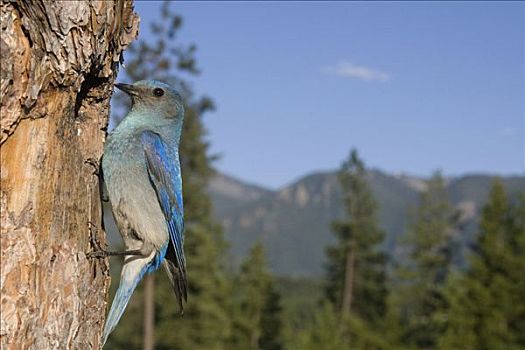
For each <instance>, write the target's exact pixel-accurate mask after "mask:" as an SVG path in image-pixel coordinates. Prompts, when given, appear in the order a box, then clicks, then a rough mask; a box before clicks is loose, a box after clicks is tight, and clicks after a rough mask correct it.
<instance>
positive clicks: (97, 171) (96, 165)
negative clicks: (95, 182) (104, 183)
mask: <svg viewBox="0 0 525 350" xmlns="http://www.w3.org/2000/svg"><path fill="white" fill-rule="evenodd" d="M84 164H89V165H91V166H92V167H93V168H94V170H93V175H96V176H100V164H99V162H98V161H97V160H95V159H93V158H88V159H86V160H85V161H84Z"/></svg>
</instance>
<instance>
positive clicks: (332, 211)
mask: <svg viewBox="0 0 525 350" xmlns="http://www.w3.org/2000/svg"><path fill="white" fill-rule="evenodd" d="M367 177H368V183H369V185H370V187H371V189H372V192H373V194H374V196H375V198H376V200H377V202H378V205H379V213H378V214H379V215H378V219H379V223H380V226H381V228H382V229H383V230H384V232H385V234H386V241H385V247H384V248H385V249H386V251H387V252H388V253H390V254H391V255H392V256H395V255H396V242H397V241H398V240H399V238H400V237H401V236H402V235H403V234H404V232H406V226H407V224H408V223H409V222H410V217H411V212H412V210H413V209H414V208H415V207H416V206H417V203H418V198H419V194H420V192H421V191H423V190H424V189H425V188H426V181H425V179H420V178H416V177H411V176H406V175H389V174H386V173H383V172H381V171H378V170H372V171H370V172H368V174H367ZM491 181H492V177H491V176H488V175H468V176H462V177H458V178H450V179H448V182H447V190H448V192H449V196H450V200H451V202H452V203H453V204H454V206H455V207H456V208H457V209H458V210H459V211H460V213H461V215H460V217H461V221H462V224H463V225H462V226H463V228H464V230H463V233H462V234H463V236H462V237H461V239H462V243H463V248H465V247H467V246H468V244H469V243H470V242H472V240H473V237H474V234H475V232H476V225H477V219H478V217H479V213H480V209H481V207H482V206H483V204H484V202H485V199H486V198H487V194H488V191H489V189H490V184H491ZM503 182H504V184H505V186H506V188H507V190H508V191H509V193H511V194H514V195H516V194H517V193H519V192H525V177H519V176H516V177H505V178H503ZM209 193H210V195H211V198H212V201H213V205H214V215H215V217H216V219H217V220H219V221H220V222H221V223H222V224H223V227H224V231H225V235H226V238H227V239H228V240H229V242H230V245H231V255H232V257H233V259H234V261H235V262H239V261H240V260H241V259H242V258H243V257H244V256H245V255H246V253H247V252H248V250H249V248H250V247H251V246H252V245H253V244H254V243H255V242H257V241H261V242H262V243H263V244H264V245H265V247H266V251H267V255H268V256H267V258H268V262H269V264H270V267H271V269H272V271H273V272H274V273H276V274H278V275H285V276H294V277H312V276H319V275H321V274H322V273H323V261H324V250H325V247H326V246H327V245H329V244H332V243H334V237H333V235H332V233H331V231H330V224H331V222H332V221H333V220H335V219H337V218H340V217H341V216H342V215H343V207H342V203H341V190H340V187H339V182H338V178H337V173H336V172H320V173H315V174H311V175H308V176H305V177H303V178H301V179H299V180H297V181H295V182H294V183H292V184H290V185H289V186H286V187H284V188H282V189H280V190H277V191H272V190H269V189H265V188H262V187H260V186H255V185H250V184H247V183H244V182H243V181H241V180H238V179H235V178H232V177H229V176H227V175H224V174H218V175H217V176H216V177H215V178H214V179H213V180H212V181H211V182H210V184H209Z"/></svg>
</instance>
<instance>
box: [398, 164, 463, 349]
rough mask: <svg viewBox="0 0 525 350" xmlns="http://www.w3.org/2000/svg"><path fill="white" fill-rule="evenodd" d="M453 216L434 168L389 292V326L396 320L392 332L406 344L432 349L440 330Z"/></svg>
mask: <svg viewBox="0 0 525 350" xmlns="http://www.w3.org/2000/svg"><path fill="white" fill-rule="evenodd" d="M455 217H456V216H455V215H454V211H453V209H452V207H451V205H450V203H449V200H448V196H447V192H446V190H445V183H444V180H443V178H442V176H441V174H440V173H439V172H436V173H435V174H434V176H433V177H432V178H431V179H430V181H428V188H427V190H426V191H425V192H423V193H422V194H421V199H420V205H419V207H418V209H417V213H416V217H415V220H414V222H413V224H412V225H411V227H410V230H409V232H408V235H407V237H406V240H405V242H404V248H405V249H406V250H407V252H406V256H405V259H404V260H403V261H402V262H401V263H400V265H401V266H400V267H399V269H398V270H397V271H396V272H397V276H396V280H395V283H396V284H395V285H394V290H393V294H394V295H392V296H391V297H390V301H391V303H390V309H391V310H390V312H391V314H390V315H389V316H390V317H392V318H391V319H390V321H393V324H391V326H393V325H394V324H395V323H396V322H399V325H398V326H397V327H395V329H393V328H391V331H393V332H395V333H397V337H398V340H399V341H400V342H401V343H402V344H404V345H405V346H407V347H415V348H424V349H433V348H435V346H436V342H437V341H438V339H439V337H440V336H441V334H442V333H443V331H444V327H445V319H446V317H445V316H446V309H447V304H446V301H445V296H444V288H445V284H446V280H447V277H448V275H449V272H450V269H451V267H452V261H453V252H454V240H453V238H454V234H455V233H456V232H457V231H456V229H455V220H456V219H455Z"/></svg>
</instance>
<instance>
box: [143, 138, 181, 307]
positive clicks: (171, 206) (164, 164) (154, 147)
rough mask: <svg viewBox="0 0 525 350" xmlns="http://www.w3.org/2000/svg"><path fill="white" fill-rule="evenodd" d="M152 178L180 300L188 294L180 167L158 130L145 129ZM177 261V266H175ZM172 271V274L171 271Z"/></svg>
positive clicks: (144, 142)
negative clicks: (162, 217)
mask: <svg viewBox="0 0 525 350" xmlns="http://www.w3.org/2000/svg"><path fill="white" fill-rule="evenodd" d="M141 141H142V145H143V147H144V155H145V156H146V166H147V169H148V174H149V178H150V181H151V184H152V185H153V188H154V189H155V192H156V193H157V199H158V201H159V204H160V207H161V208H162V212H163V214H164V218H165V219H166V224H167V226H168V231H169V236H170V237H169V238H170V241H171V245H170V246H169V247H168V250H167V253H166V259H168V260H169V262H170V263H171V265H170V264H168V265H169V266H168V267H169V268H167V269H166V271H168V275H169V277H170V281H171V283H172V285H173V288H174V290H175V293H176V294H177V298H178V299H179V304H180V306H181V308H182V298H184V300H186V298H187V279H186V260H185V258H184V250H183V244H184V208H183V203H182V176H181V172H180V167H179V166H176V163H175V160H174V159H172V157H170V152H169V151H168V150H169V148H168V146H167V145H166V143H165V142H164V141H163V140H162V138H161V137H160V135H159V134H157V133H155V132H152V131H144V132H143V133H142V135H141ZM173 264H174V266H173ZM170 272H171V274H172V275H170Z"/></svg>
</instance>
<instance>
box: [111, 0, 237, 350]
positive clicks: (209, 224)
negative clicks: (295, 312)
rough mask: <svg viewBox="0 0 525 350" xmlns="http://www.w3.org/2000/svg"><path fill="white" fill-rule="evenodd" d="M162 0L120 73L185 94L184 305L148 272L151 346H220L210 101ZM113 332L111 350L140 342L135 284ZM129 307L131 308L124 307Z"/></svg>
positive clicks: (225, 333) (222, 322)
mask: <svg viewBox="0 0 525 350" xmlns="http://www.w3.org/2000/svg"><path fill="white" fill-rule="evenodd" d="M171 6H172V3H170V2H168V1H165V2H164V4H163V6H162V11H161V14H160V18H159V21H158V22H155V23H154V24H152V27H151V29H152V33H153V36H154V37H155V40H149V41H146V40H144V39H140V40H139V41H138V42H136V43H135V44H134V45H133V47H132V48H131V49H130V51H129V55H127V56H126V58H127V60H126V62H125V63H126V67H127V69H126V74H127V75H128V76H129V78H130V79H131V80H132V81H136V80H141V79H157V80H161V81H164V82H167V83H170V84H172V85H174V86H176V87H178V88H179V89H180V90H182V95H183V97H184V99H185V104H186V106H185V120H184V130H183V135H182V141H181V151H180V152H181V167H182V175H183V196H184V214H185V253H186V260H187V270H188V287H189V291H188V304H187V305H186V307H185V310H184V316H181V315H180V311H179V310H178V308H177V305H176V304H177V303H176V302H175V299H174V295H173V291H172V290H171V287H170V285H169V282H168V280H167V278H166V277H165V276H164V274H163V273H162V271H160V272H161V273H158V274H157V275H156V277H157V278H156V279H155V283H156V285H155V349H161V350H162V349H170V350H177V349H192V350H214V349H217V350H220V349H225V348H226V342H227V339H228V338H229V336H230V334H229V332H230V324H229V318H228V312H227V302H226V300H227V298H228V295H227V293H228V290H229V285H228V284H229V280H228V279H227V277H226V275H225V269H224V261H223V256H224V253H225V248H226V244H225V241H224V238H223V235H222V231H221V228H220V226H219V225H218V224H216V223H215V222H213V220H212V219H211V215H212V214H211V202H210V198H209V196H208V195H207V194H206V184H207V182H208V180H209V179H210V177H211V176H212V174H213V169H212V167H211V158H210V156H209V155H208V143H207V142H206V140H205V135H206V132H205V129H204V127H203V125H202V121H201V117H202V115H203V114H204V113H205V112H207V111H208V110H210V109H212V108H213V103H212V101H211V100H210V99H209V98H207V97H201V98H197V97H195V96H194V94H193V92H192V89H191V86H190V85H189V84H188V83H187V82H186V81H185V80H184V79H182V78H181V77H180V73H181V72H186V73H190V74H197V73H198V69H197V66H196V59H195V57H194V53H195V50H196V48H195V46H194V45H189V46H184V45H179V44H177V42H176V41H175V37H176V34H177V31H178V30H179V29H180V27H181V25H182V19H181V17H180V16H178V15H176V14H175V13H174V12H173V11H172V9H171ZM135 294H136V295H135V297H134V298H133V299H132V302H131V305H130V306H129V307H128V310H129V311H128V312H126V313H125V315H124V317H123V318H122V320H121V322H120V324H119V326H118V327H117V328H116V331H115V332H114V334H113V335H112V336H111V337H110V338H109V341H108V347H109V348H112V349H128V348H138V347H140V345H141V337H140V336H139V335H140V332H141V330H142V327H141V325H140V323H141V321H142V316H141V315H142V306H141V305H142V286H139V288H138V290H137V292H136V293H135ZM131 310H133V312H132V311H131Z"/></svg>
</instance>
